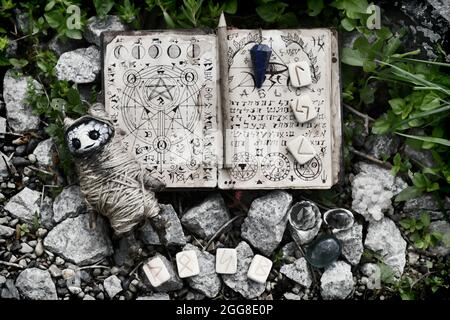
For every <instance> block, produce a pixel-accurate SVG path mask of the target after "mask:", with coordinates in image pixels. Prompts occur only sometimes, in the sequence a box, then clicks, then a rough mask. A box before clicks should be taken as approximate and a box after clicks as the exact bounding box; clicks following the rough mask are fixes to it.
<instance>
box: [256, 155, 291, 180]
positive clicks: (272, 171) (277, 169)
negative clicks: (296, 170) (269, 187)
mask: <svg viewBox="0 0 450 320" xmlns="http://www.w3.org/2000/svg"><path fill="white" fill-rule="evenodd" d="M290 170H291V164H290V162H289V159H288V157H286V156H285V155H284V154H282V153H280V152H272V153H269V154H268V155H266V156H265V157H264V159H263V160H262V162H261V171H262V173H263V174H264V177H266V178H267V179H269V180H271V181H281V180H283V179H285V178H286V177H287V176H288V174H289V172H290Z"/></svg>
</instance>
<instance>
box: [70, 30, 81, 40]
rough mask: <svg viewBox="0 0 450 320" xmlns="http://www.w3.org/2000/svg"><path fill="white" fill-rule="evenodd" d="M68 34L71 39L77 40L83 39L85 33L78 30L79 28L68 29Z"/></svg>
mask: <svg viewBox="0 0 450 320" xmlns="http://www.w3.org/2000/svg"><path fill="white" fill-rule="evenodd" d="M66 36H67V37H68V38H71V39H77V40H81V39H83V34H82V33H81V30H77V29H67V30H66Z"/></svg>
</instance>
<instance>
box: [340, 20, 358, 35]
mask: <svg viewBox="0 0 450 320" xmlns="http://www.w3.org/2000/svg"><path fill="white" fill-rule="evenodd" d="M341 26H342V28H344V29H345V31H348V32H350V31H353V29H355V27H356V23H355V20H353V19H349V18H344V19H342V20H341Z"/></svg>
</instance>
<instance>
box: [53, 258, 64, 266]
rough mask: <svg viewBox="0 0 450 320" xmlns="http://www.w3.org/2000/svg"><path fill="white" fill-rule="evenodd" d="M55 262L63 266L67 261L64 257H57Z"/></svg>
mask: <svg viewBox="0 0 450 320" xmlns="http://www.w3.org/2000/svg"><path fill="white" fill-rule="evenodd" d="M55 263H56V265H57V266H62V265H63V264H64V263H66V262H65V261H64V259H62V258H60V257H56V259H55Z"/></svg>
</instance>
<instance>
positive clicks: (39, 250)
mask: <svg viewBox="0 0 450 320" xmlns="http://www.w3.org/2000/svg"><path fill="white" fill-rule="evenodd" d="M34 253H35V254H36V256H37V257H40V256H42V254H43V253H44V245H43V244H42V240H41V239H39V241H38V243H37V245H36V247H35V248H34Z"/></svg>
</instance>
